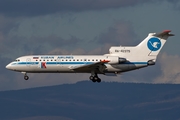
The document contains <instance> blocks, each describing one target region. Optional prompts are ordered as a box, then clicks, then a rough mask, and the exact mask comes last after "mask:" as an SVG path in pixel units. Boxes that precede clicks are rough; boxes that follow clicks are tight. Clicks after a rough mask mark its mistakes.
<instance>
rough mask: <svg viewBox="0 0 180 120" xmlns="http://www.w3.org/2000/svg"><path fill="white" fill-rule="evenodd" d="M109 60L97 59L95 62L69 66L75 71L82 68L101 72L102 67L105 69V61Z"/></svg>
mask: <svg viewBox="0 0 180 120" xmlns="http://www.w3.org/2000/svg"><path fill="white" fill-rule="evenodd" d="M108 62H109V60H102V61H99V62H95V63H92V64H84V65H78V66H70V67H69V68H70V69H71V70H75V71H82V70H83V71H84V70H93V69H95V70H97V69H98V70H99V71H100V72H102V73H103V71H104V69H105V65H104V64H105V63H108Z"/></svg>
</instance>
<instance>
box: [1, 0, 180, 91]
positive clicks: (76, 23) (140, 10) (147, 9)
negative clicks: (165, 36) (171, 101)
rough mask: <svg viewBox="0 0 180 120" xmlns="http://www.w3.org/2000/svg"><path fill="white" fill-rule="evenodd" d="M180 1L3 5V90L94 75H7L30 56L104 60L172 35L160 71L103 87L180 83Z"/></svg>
mask: <svg viewBox="0 0 180 120" xmlns="http://www.w3.org/2000/svg"><path fill="white" fill-rule="evenodd" d="M179 14H180V1H179V0H95V1H94V0H51V1H50V0H30V1H27V0H26V1H25V0H6V1H5V0H0V61H1V64H0V83H1V84H0V90H10V89H22V88H31V87H37V86H48V85H56V84H63V83H76V82H77V81H82V80H88V78H89V75H90V74H29V76H30V80H28V81H25V80H24V78H23V74H21V73H17V72H12V71H9V70H6V69H5V66H6V65H7V64H8V63H9V62H11V61H12V60H14V59H16V58H17V57H19V56H23V55H31V54H104V53H108V50H109V47H110V46H112V45H136V44H138V43H139V42H141V41H142V40H143V39H144V38H145V37H146V36H147V34H148V33H149V32H161V31H163V30H166V29H169V30H172V33H174V34H175V35H176V36H175V37H171V38H169V40H168V41H167V43H166V45H165V46H164V48H163V50H162V51H161V53H160V55H159V56H158V61H157V64H156V65H155V66H152V67H148V68H144V69H140V70H136V71H132V72H128V73H123V74H122V75H121V76H118V77H106V76H101V75H100V77H101V78H102V80H103V81H111V82H112V81H117V82H135V83H175V84H177V83H180V74H179V73H180V72H179V71H180V67H179V63H180V52H179V44H180V40H179V30H178V29H179V27H180V26H179V21H180V15H179Z"/></svg>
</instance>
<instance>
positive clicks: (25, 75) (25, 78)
mask: <svg viewBox="0 0 180 120" xmlns="http://www.w3.org/2000/svg"><path fill="white" fill-rule="evenodd" d="M22 73H23V74H24V80H28V79H29V77H28V76H27V73H26V72H22Z"/></svg>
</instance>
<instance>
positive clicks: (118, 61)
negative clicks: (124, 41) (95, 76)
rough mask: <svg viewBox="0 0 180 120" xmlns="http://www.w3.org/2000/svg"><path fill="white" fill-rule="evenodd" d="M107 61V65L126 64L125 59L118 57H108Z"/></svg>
mask: <svg viewBox="0 0 180 120" xmlns="http://www.w3.org/2000/svg"><path fill="white" fill-rule="evenodd" d="M108 60H109V62H108V63H109V64H112V65H114V64H121V63H124V62H126V59H125V58H120V57H118V56H108Z"/></svg>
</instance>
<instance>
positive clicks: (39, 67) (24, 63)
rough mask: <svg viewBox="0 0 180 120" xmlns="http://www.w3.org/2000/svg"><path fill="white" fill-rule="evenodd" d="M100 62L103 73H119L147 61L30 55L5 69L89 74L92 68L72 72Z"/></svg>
mask: <svg viewBox="0 0 180 120" xmlns="http://www.w3.org/2000/svg"><path fill="white" fill-rule="evenodd" d="M102 60H109V61H110V62H108V63H105V64H104V65H105V70H103V72H102V73H101V72H99V74H104V73H121V72H125V71H129V70H134V69H138V68H142V67H146V66H147V61H144V62H138V61H134V62H131V61H126V62H122V63H119V57H118V56H106V55H37V56H36V55H31V56H23V57H19V58H17V59H16V60H15V61H13V62H11V63H10V64H8V65H7V66H6V68H8V69H10V70H14V71H18V72H27V73H91V71H92V68H89V69H88V68H86V69H82V70H74V69H73V68H76V67H80V66H83V65H88V64H89V65H90V64H94V63H97V62H99V61H102Z"/></svg>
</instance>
